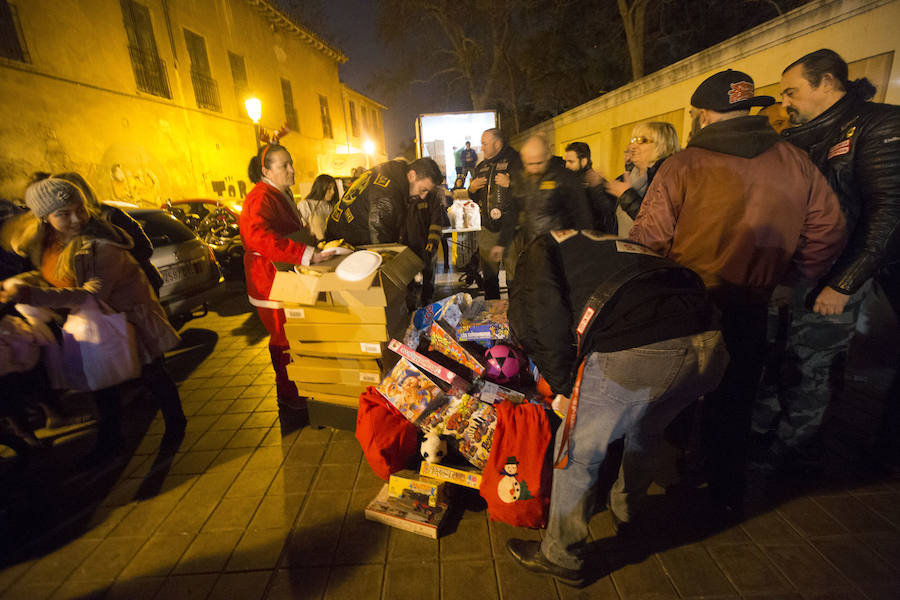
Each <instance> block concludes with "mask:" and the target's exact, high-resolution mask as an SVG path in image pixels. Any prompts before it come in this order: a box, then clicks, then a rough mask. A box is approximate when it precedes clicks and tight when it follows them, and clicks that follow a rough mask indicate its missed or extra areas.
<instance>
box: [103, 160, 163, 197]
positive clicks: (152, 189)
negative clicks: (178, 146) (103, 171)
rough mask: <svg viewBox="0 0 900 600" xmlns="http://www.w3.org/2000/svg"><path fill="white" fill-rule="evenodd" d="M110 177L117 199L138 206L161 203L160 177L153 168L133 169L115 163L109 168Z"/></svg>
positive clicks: (114, 195) (113, 193)
mask: <svg viewBox="0 0 900 600" xmlns="http://www.w3.org/2000/svg"><path fill="white" fill-rule="evenodd" d="M109 178H110V183H111V184H112V195H113V198H114V199H115V200H118V201H120V202H129V203H131V204H137V205H138V206H141V205H144V204H150V205H154V206H155V205H158V204H159V197H160V189H159V178H158V177H157V176H156V173H154V172H153V170H152V169H148V168H146V167H140V168H138V169H134V170H131V169H125V168H123V167H122V165H121V164H120V163H115V164H113V165H112V166H111V167H110V169H109Z"/></svg>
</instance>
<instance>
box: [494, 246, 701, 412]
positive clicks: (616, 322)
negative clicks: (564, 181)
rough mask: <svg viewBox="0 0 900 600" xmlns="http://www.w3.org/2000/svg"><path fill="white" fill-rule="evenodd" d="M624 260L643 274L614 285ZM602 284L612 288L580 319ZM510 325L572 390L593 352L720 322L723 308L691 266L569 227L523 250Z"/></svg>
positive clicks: (553, 384)
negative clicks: (581, 364)
mask: <svg viewBox="0 0 900 600" xmlns="http://www.w3.org/2000/svg"><path fill="white" fill-rule="evenodd" d="M626 268H635V269H636V271H637V272H638V273H641V275H638V276H637V277H635V278H633V279H630V280H628V281H627V283H624V284H621V285H619V286H610V285H608V282H609V281H610V279H611V278H613V277H615V275H616V274H617V273H618V272H619V271H621V270H622V269H626ZM653 269H659V270H653ZM651 270H653V271H652V272H650V271H651ZM596 290H609V291H611V292H614V293H613V295H612V297H611V298H610V300H609V301H608V302H607V303H606V305H605V307H604V308H603V309H602V310H600V311H599V312H598V313H596V314H595V315H594V316H593V320H591V321H589V324H588V321H584V322H585V327H582V326H581V325H580V324H581V323H582V321H583V319H584V315H585V314H586V313H585V307H586V304H587V302H588V300H589V298H590V297H591V295H592V294H594V292H595V291H596ZM509 326H510V330H511V332H512V334H513V337H514V338H515V339H516V341H518V342H519V343H520V344H521V345H522V346H523V347H524V348H525V350H526V351H527V352H528V355H529V356H530V357H531V358H532V360H534V362H535V364H537V367H538V369H539V370H540V372H541V375H542V376H543V377H544V379H546V380H547V383H549V384H550V388H551V389H552V390H553V392H554V393H556V394H563V395H565V396H568V395H569V394H571V392H572V385H573V383H574V375H575V373H576V371H577V367H578V362H579V361H580V360H581V358H583V357H584V356H585V355H586V354H588V353H589V352H615V351H618V350H625V349H628V348H635V347H638V346H644V345H646V344H652V343H655V342H659V341H662V340H667V339H673V338H677V337H681V336H685V335H691V334H694V333H699V332H701V331H707V330H710V329H717V328H718V316H717V312H716V310H715V308H713V306H712V304H711V303H710V302H709V301H708V299H707V297H706V291H705V289H704V287H703V282H702V281H701V279H700V277H699V276H698V275H697V274H696V273H694V272H693V271H691V270H690V269H687V268H686V267H682V266H680V265H678V264H676V263H675V262H673V261H671V260H669V259H666V258H661V257H659V256H657V255H656V254H655V253H654V252H653V251H652V250H650V249H649V248H646V247H645V246H642V245H640V244H636V243H634V242H628V241H625V240H617V239H613V238H610V237H608V236H606V237H603V236H601V234H599V233H597V232H588V231H582V232H577V231H572V230H569V231H554V232H552V233H548V234H544V235H541V236H539V237H538V238H536V239H535V240H534V241H533V242H532V243H531V244H530V245H529V246H528V247H527V248H526V249H525V252H523V253H522V255H521V256H520V257H519V262H518V265H517V267H516V278H515V279H514V280H513V281H512V283H511V287H510V294H509ZM579 329H581V330H582V332H581V334H582V345H581V351H580V352H577V351H576V343H577V339H578V330H579Z"/></svg>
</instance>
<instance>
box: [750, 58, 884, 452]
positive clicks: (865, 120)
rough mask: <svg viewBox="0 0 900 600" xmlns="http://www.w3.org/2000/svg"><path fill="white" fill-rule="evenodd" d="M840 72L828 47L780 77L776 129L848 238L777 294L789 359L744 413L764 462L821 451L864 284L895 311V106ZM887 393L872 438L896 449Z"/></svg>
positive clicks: (843, 65)
mask: <svg viewBox="0 0 900 600" xmlns="http://www.w3.org/2000/svg"><path fill="white" fill-rule="evenodd" d="M847 71H848V69H847V64H846V63H845V62H844V60H843V59H842V58H841V57H840V56H839V55H838V54H837V53H835V52H833V51H832V50H827V49H823V50H818V51H816V52H812V53H810V54H807V55H806V56H804V57H803V58H801V59H799V60H797V61H796V62H794V63H793V64H791V65H790V66H789V67H788V68H787V69H785V71H784V73H782V78H781V88H782V96H783V104H784V107H785V109H786V110H787V112H788V114H789V116H790V118H791V122H792V123H793V124H794V125H797V126H796V127H792V128H789V129H786V130H784V132H783V133H782V135H783V136H784V137H785V138H786V139H787V140H788V141H789V142H791V143H793V144H794V145H795V146H797V147H799V148H801V149H803V150H806V151H807V152H808V153H809V156H810V158H811V159H812V161H813V163H815V164H816V166H817V167H819V170H821V171H822V173H823V174H824V175H825V177H826V179H827V180H828V182H829V184H830V185H831V187H832V188H833V189H834V190H835V192H836V193H837V195H838V198H839V199H840V201H841V208H842V209H843V211H844V213H845V214H846V216H847V227H848V233H849V242H848V244H847V247H846V248H845V250H844V251H843V252H842V253H841V255H840V256H839V257H838V259H837V261H836V262H835V264H834V265H833V267H832V268H831V270H830V271H829V272H828V273H827V274H826V276H825V277H824V278H823V279H822V280H820V281H819V282H818V284H817V285H803V284H795V285H794V286H793V289H791V290H788V291H787V293H786V294H782V295H781V297H782V298H783V300H782V302H781V308H780V310H781V312H782V314H783V316H785V317H787V318H789V319H790V321H789V323H790V324H789V325H787V323H788V321H787V320H786V319H782V321H781V322H782V327H781V332H780V333H781V335H780V338H781V341H782V342H783V345H785V346H786V348H785V351H786V355H787V356H788V357H790V359H789V360H787V361H780V362H781V365H782V367H783V366H784V365H785V363H790V362H791V361H794V367H795V368H794V369H793V372H789V373H786V372H783V371H782V372H781V373H778V372H777V371H778V368H777V365H771V366H773V367H775V369H774V370H775V372H774V373H770V377H769V378H768V379H769V380H770V381H769V382H768V385H767V386H766V387H767V393H764V394H763V395H762V397H761V398H760V400H759V402H758V404H757V407H756V411H755V415H754V424H755V428H756V430H757V432H765V431H768V432H769V434H770V435H771V434H772V433H774V438H775V439H774V441H773V442H772V444H771V445H770V446H769V448H768V449H767V455H766V456H765V458H766V459H767V460H768V461H770V462H772V463H774V465H773V466H789V465H790V464H791V463H793V464H794V465H797V466H802V465H809V464H811V463H813V464H814V463H816V462H818V460H819V459H820V458H821V454H822V450H823V446H822V444H821V441H820V435H819V430H820V427H821V425H822V421H823V419H824V416H825V412H826V410H827V408H828V405H829V402H830V401H831V398H832V393H833V390H834V389H835V388H839V385H840V378H841V375H842V370H843V362H844V359H845V356H846V352H847V348H848V346H849V344H850V340H851V338H852V337H853V332H854V331H855V328H856V322H857V319H858V317H859V312H860V307H861V305H862V302H863V300H864V299H865V297H866V295H867V294H868V293H869V292H870V291H871V290H872V287H873V284H876V285H878V286H879V288H880V289H881V291H883V292H884V294H885V295H886V296H887V298H888V300H889V302H890V303H891V306H892V307H893V309H894V313H895V314H897V315H900V107H897V106H893V105H888V104H878V103H875V102H870V101H869V99H870V98H871V97H872V95H873V94H874V92H875V88H874V86H872V84H870V83H869V82H868V80H866V79H858V80H855V81H848V78H847ZM786 313H790V315H789V316H788V315H787V314H786ZM778 345H779V344H778V343H777V342H776V347H777V346H778ZM776 355H777V353H776ZM773 362H777V361H773ZM895 387H896V386H895ZM888 402H889V406H888V410H887V414H886V415H885V418H884V419H883V423H884V426H883V430H882V432H881V436H880V437H881V438H882V440H881V441H882V442H884V443H886V444H893V446H894V450H895V451H896V444H897V442H896V436H897V433H898V431H897V429H898V423H897V420H898V417H897V406H898V399H897V398H893V399H888Z"/></svg>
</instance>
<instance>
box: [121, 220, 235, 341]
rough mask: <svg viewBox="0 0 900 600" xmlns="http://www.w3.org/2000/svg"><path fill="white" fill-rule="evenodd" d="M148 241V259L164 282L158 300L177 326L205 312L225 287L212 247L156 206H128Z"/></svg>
mask: <svg viewBox="0 0 900 600" xmlns="http://www.w3.org/2000/svg"><path fill="white" fill-rule="evenodd" d="M125 210H126V212H127V213H128V214H129V215H131V216H132V217H133V218H134V219H135V220H136V221H137V222H138V223H140V224H141V227H143V228H144V232H145V233H146V234H147V237H149V238H150V243H151V244H153V255H152V256H151V257H150V262H152V263H153V265H154V266H155V267H156V268H157V269H158V270H159V274H160V275H161V276H162V280H163V284H162V287H161V288H160V290H159V300H160V303H161V304H162V305H163V308H165V309H166V314H168V315H169V320H170V321H171V322H172V325H173V326H174V327H175V328H176V329H178V328H180V327H181V326H182V325H184V323H185V322H186V321H188V320H189V319H191V318H194V317H200V316H203V315H205V314H206V311H207V308H208V303H210V302H212V301H213V300H215V299H216V298H217V297H218V296H219V295H220V294H222V293H223V292H224V290H225V278H224V277H223V276H222V269H221V268H220V267H219V264H218V262H216V257H215V254H213V251H212V249H211V248H210V247H209V246H208V245H207V244H205V243H204V242H202V241H201V240H200V238H198V237H197V235H196V234H195V233H194V232H193V231H191V230H190V229H188V228H187V227H186V226H185V225H184V224H183V223H181V222H180V221H178V219H176V218H175V217H173V216H172V215H170V214H168V213H166V212H165V211H162V210H158V209H155V208H128V209H125Z"/></svg>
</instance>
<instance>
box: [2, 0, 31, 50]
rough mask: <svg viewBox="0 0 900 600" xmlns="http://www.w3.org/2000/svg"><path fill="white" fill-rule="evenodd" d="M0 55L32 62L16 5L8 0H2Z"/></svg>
mask: <svg viewBox="0 0 900 600" xmlns="http://www.w3.org/2000/svg"><path fill="white" fill-rule="evenodd" d="M0 57H3V58H9V59H12V60H18V61H20V62H31V59H30V58H29V56H28V50H26V48H25V38H24V37H23V36H22V28H21V27H20V25H19V15H18V13H17V12H16V7H15V6H14V5H12V4H10V3H9V2H6V0H0Z"/></svg>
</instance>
